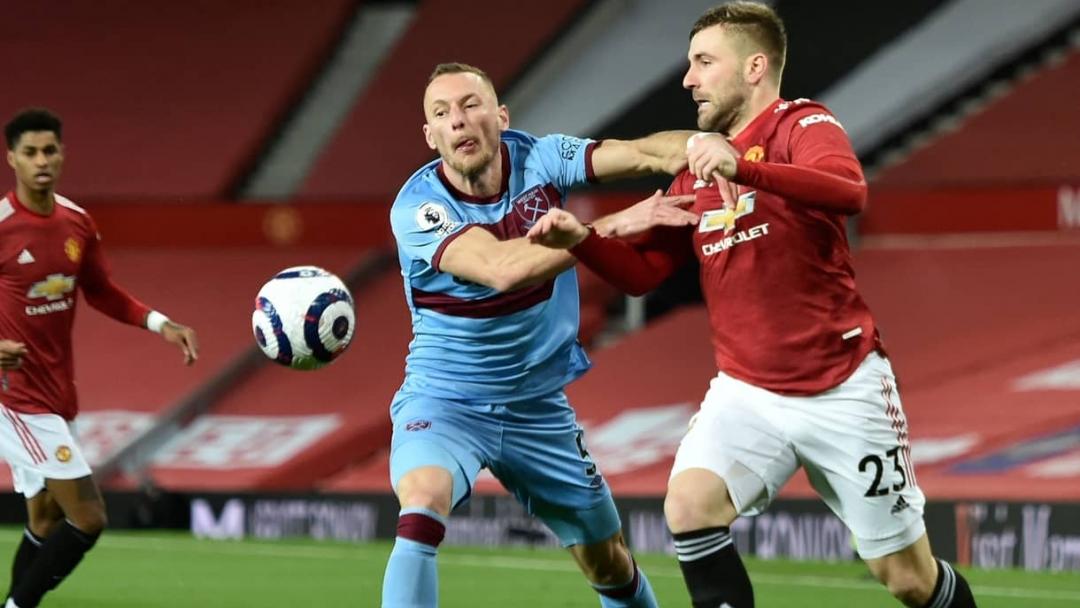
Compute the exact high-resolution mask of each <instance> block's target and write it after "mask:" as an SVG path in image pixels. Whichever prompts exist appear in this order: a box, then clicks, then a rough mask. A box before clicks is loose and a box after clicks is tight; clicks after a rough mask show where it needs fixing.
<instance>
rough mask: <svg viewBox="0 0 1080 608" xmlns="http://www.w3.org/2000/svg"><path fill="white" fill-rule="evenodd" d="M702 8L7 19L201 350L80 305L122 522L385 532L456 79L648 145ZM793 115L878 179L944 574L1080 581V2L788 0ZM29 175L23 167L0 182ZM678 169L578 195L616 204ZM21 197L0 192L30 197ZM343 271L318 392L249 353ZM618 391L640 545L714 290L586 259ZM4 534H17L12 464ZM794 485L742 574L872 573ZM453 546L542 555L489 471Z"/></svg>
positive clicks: (603, 355) (747, 534)
mask: <svg viewBox="0 0 1080 608" xmlns="http://www.w3.org/2000/svg"><path fill="white" fill-rule="evenodd" d="M714 3H715V2H713V1H711V0H701V1H698V0H679V1H675V0H668V1H664V2H660V1H647V0H596V1H588V0H548V1H547V2H543V3H515V4H512V5H511V4H510V3H506V2H500V1H496V0H469V1H467V2H462V1H460V0H458V1H453V2H451V1H449V0H421V1H414V2H407V1H400V2H389V1H382V0H362V1H357V0H317V1H311V0H305V1H300V0H259V1H255V0H230V1H228V2H221V1H211V0H188V1H185V2H147V1H145V0H138V1H137V0H108V1H104V2H102V1H100V0H59V1H55V2H49V3H29V2H20V3H15V2H5V3H4V4H3V7H2V8H0V24H2V27H3V30H4V33H3V36H0V53H2V55H3V56H4V57H6V58H7V61H6V65H5V79H4V86H3V89H2V92H0V116H3V117H4V119H5V120H6V119H7V118H8V117H10V116H11V115H13V114H14V113H15V112H16V111H18V110H19V109H21V108H23V107H26V106H44V107H47V108H49V109H51V110H53V111H55V112H56V113H58V114H59V115H60V116H61V117H62V118H63V120H64V121H65V124H64V128H65V130H64V142H65V145H66V148H67V160H66V166H65V174H64V176H63V179H62V180H61V182H60V188H59V192H60V193H62V194H64V195H65V196H67V197H69V198H71V199H73V200H74V201H75V202H77V203H78V204H80V205H83V206H85V207H86V208H87V209H88V210H89V211H90V213H91V214H92V215H93V216H94V217H95V219H96V220H97V222H98V224H99V227H100V228H101V231H102V233H103V237H104V242H105V244H106V247H107V251H108V255H109V257H110V259H111V263H112V267H113V271H114V274H115V276H116V278H117V280H118V281H119V282H120V283H121V284H123V285H125V286H126V287H127V288H129V289H130V290H131V291H132V292H133V293H135V294H136V295H137V296H138V297H140V298H141V299H143V300H144V301H146V302H147V303H149V304H151V305H152V306H153V307H155V308H157V309H159V310H162V311H163V312H165V313H166V314H168V315H170V316H171V317H172V318H174V319H176V320H178V321H181V322H184V323H186V324H189V325H191V326H193V327H195V328H196V329H197V330H198V332H199V335H200V339H201V343H202V356H201V358H200V360H199V363H198V365H197V366H195V367H194V368H192V369H187V368H184V367H183V366H182V365H181V361H180V356H179V355H178V353H176V352H175V351H174V350H173V349H172V348H169V347H168V346H167V345H165V344H164V343H162V342H161V341H159V340H156V339H151V338H149V337H148V336H147V335H146V334H145V333H143V332H142V331H140V330H138V329H134V328H130V327H125V326H122V325H119V324H117V323H115V322H114V321H112V320H110V319H107V318H105V317H103V316H102V315H100V314H98V313H96V312H92V311H91V310H90V309H89V308H88V307H84V308H83V311H82V313H80V316H79V320H78V322H77V326H76V335H75V341H76V367H77V377H78V382H79V391H80V395H81V402H82V413H81V415H80V417H79V419H78V432H79V436H80V438H81V441H82V444H83V447H84V450H85V451H86V452H87V453H88V454H89V455H90V459H91V464H92V465H93V466H94V467H95V469H96V471H97V475H98V477H99V480H100V482H101V483H102V484H103V487H104V488H105V489H106V490H107V496H106V499H107V501H108V502H109V505H110V520H111V524H112V525H113V526H114V527H121V528H123V527H142V528H146V527H154V528H159V527H160V528H181V529H190V530H192V531H193V532H194V533H195V534H196V535H199V536H210V537H227V538H237V537H270V538H277V537H282V536H312V537H316V538H336V539H348V540H367V539H372V538H389V537H392V536H393V534H394V522H395V520H396V514H397V504H396V501H395V500H394V498H393V495H392V493H391V488H390V486H389V480H388V466H387V462H388V457H387V445H388V443H389V437H390V420H389V416H388V406H389V402H390V398H391V396H392V394H393V392H394V391H395V390H396V388H397V387H398V386H399V384H400V382H401V380H402V374H403V362H404V356H405V353H406V350H407V345H408V341H409V338H410V327H409V321H408V312H407V309H406V306H405V302H404V298H403V292H402V284H401V278H400V274H399V270H398V268H397V264H396V259H395V258H394V254H393V240H392V237H391V235H390V231H389V222H388V209H389V206H390V203H391V202H392V200H393V197H394V195H395V193H396V191H397V189H398V188H399V187H400V185H401V184H402V183H403V182H404V180H405V179H406V178H407V177H408V176H409V175H410V174H411V173H412V172H413V171H414V170H415V169H416V168H417V167H419V166H420V165H421V164H423V163H424V162H426V161H428V160H429V159H430V158H432V154H431V152H430V151H429V150H428V148H427V147H426V146H425V144H424V141H423V138H422V135H421V124H422V121H423V116H422V113H421V95H422V91H423V87H424V84H425V83H426V80H427V77H428V75H429V73H430V72H431V69H432V68H433V67H434V65H435V64H437V63H440V62H444V61H463V62H468V63H472V64H475V65H477V66H479V67H481V68H483V69H484V70H486V71H487V72H488V73H489V74H490V75H491V77H492V79H493V80H494V82H495V84H496V86H497V87H498V89H499V92H500V95H501V99H502V101H503V102H504V103H506V104H508V106H509V108H510V113H511V125H512V126H513V127H515V128H519V129H524V130H528V131H531V132H534V133H538V134H546V133H552V132H560V133H569V134H574V135H580V136H588V137H594V138H605V137H616V138H630V137H636V136H640V135H644V134H647V133H649V132H652V131H656V130H662V129H671V128H693V126H694V115H695V109H694V106H693V104H692V103H691V100H690V97H689V94H688V93H687V92H686V91H685V90H683V89H682V87H681V80H682V75H683V71H684V70H685V66H686V47H687V34H688V32H689V29H690V26H691V24H692V23H693V22H694V20H695V19H696V18H697V17H698V16H699V15H700V14H701V13H702V12H703V11H704V10H705V9H707V8H708V7H710V6H711V5H713V4H714ZM773 4H774V5H775V6H776V7H777V9H778V10H779V12H780V14H781V16H782V17H783V18H784V19H785V21H786V24H787V27H788V31H789V37H790V47H789V53H788V66H787V68H786V72H785V77H784V81H783V91H782V95H783V96H784V97H785V98H787V99H794V98H798V97H810V98H814V99H816V100H820V101H822V102H824V103H825V104H826V105H828V106H829V107H830V108H831V109H832V110H833V111H834V112H835V114H836V115H837V117H838V118H839V119H840V120H841V122H842V123H843V124H844V126H845V128H846V130H847V132H848V134H849V136H850V137H851V140H852V142H853V143H854V145H855V148H856V150H857V152H858V154H859V155H860V158H861V159H862V161H863V163H864V167H865V169H866V173H867V176H868V179H869V182H870V201H869V206H868V209H867V211H866V212H865V213H864V214H862V215H861V216H860V217H858V218H856V219H855V220H854V221H852V223H851V226H850V229H851V237H852V242H853V247H854V254H855V261H856V268H857V272H858V283H859V287H860V288H861V290H862V291H863V293H864V295H865V296H866V298H867V300H868V302H869V304H870V306H871V308H872V309H873V310H874V312H875V314H876V317H877V319H878V321H879V324H880V326H881V328H882V330H883V332H884V339H885V342H886V346H887V348H888V351H889V353H890V355H891V357H892V360H893V364H894V367H895V369H896V371H897V373H898V376H899V380H900V386H901V389H902V396H903V402H904V407H905V409H906V411H907V416H908V420H909V422H910V425H911V434H912V446H913V456H914V458H915V461H916V465H917V467H918V469H917V472H918V481H919V484H920V485H921V486H922V487H923V489H924V491H925V492H926V494H927V495H928V497H929V498H930V500H931V504H930V505H929V507H928V511H927V519H928V524H929V525H930V534H931V537H932V538H934V539H936V543H937V548H938V550H939V552H940V553H941V554H942V556H943V557H947V558H949V559H955V560H959V561H960V562H961V563H967V564H973V565H982V566H1020V567H1025V568H1029V569H1080V305H1078V302H1080V112H1078V111H1077V110H1078V109H1080V105H1078V101H1077V100H1080V2H1077V0H1029V1H1027V2H1014V1H1011V0H906V1H904V2H862V1H855V0H832V1H828V2H806V1H798V0H777V1H776V2H774V3H773ZM9 181H10V178H9ZM665 186H666V182H665V181H664V180H659V181H657V180H641V181H638V182H630V183H622V184H614V185H606V186H604V187H603V188H599V189H591V190H588V191H581V192H578V193H576V194H575V195H574V197H573V199H572V201H571V203H570V204H571V206H572V208H573V209H574V210H576V211H577V212H579V213H580V214H582V215H584V216H596V215H598V214H602V213H604V212H606V211H608V210H611V209H615V208H618V207H620V206H622V205H625V204H628V203H630V202H633V201H636V200H638V199H640V198H642V197H643V196H646V195H648V194H649V193H650V192H651V190H652V189H653V188H656V187H665ZM9 187H10V186H9ZM296 264H316V265H319V266H323V267H325V268H327V269H329V270H331V271H333V272H336V273H338V274H339V275H341V276H342V277H345V278H347V280H348V281H349V282H350V285H351V286H352V289H353V293H354V295H355V297H356V311H357V313H356V314H357V323H358V327H357V333H356V338H355V340H354V344H353V345H352V347H351V349H350V350H349V352H347V353H346V354H345V355H344V356H343V357H342V358H340V359H339V360H338V361H337V362H336V363H334V365H332V366H330V367H329V368H326V369H324V370H321V371H318V372H314V373H303V372H295V371H291V370H288V369H284V368H280V367H278V366H275V365H274V364H273V363H271V362H270V361H268V360H266V359H265V358H264V357H263V356H262V355H261V354H260V353H259V352H258V351H257V349H256V347H255V345H254V341H253V339H252V336H251V330H250V318H251V311H252V307H253V299H254V296H255V294H256V292H257V291H258V289H259V287H260V286H261V285H262V284H263V282H264V281H266V280H267V279H268V278H269V277H270V276H271V275H272V274H273V273H274V272H276V271H277V270H279V269H281V268H283V267H286V266H290V265H296ZM581 283H582V327H581V340H582V342H583V343H584V344H586V345H587V346H588V347H589V348H590V354H591V356H592V358H593V360H594V363H595V367H594V369H593V370H592V371H591V372H590V373H589V374H587V375H586V376H585V377H584V378H583V379H581V380H580V381H578V382H576V383H575V384H573V385H572V386H571V387H570V388H569V395H570V397H571V401H572V403H573V404H574V405H575V406H576V408H577V411H578V416H579V419H580V420H581V421H582V422H583V424H584V425H585V427H586V429H587V435H586V438H587V442H588V446H589V449H590V451H591V453H592V454H593V456H594V457H595V459H596V460H597V461H598V463H599V464H600V467H601V470H602V471H603V472H605V474H606V476H607V479H608V481H609V482H610V484H611V486H612V488H613V489H614V491H615V493H616V495H617V498H619V499H621V502H620V507H621V509H622V510H623V517H624V523H625V524H626V526H627V529H628V532H629V536H630V542H631V544H632V545H633V546H634V547H635V549H637V550H668V548H669V545H668V543H669V538H668V537H667V533H666V529H665V527H664V525H663V518H662V510H661V502H662V495H663V492H664V489H665V484H666V479H667V474H668V470H669V468H670V465H671V461H672V456H673V454H674V451H675V448H676V446H677V443H678V441H679V439H680V437H681V435H682V433H683V430H684V429H685V426H686V422H687V420H688V419H689V417H690V416H691V414H692V413H693V412H694V411H695V410H696V408H697V404H698V402H699V400H700V399H701V397H702V396H703V394H704V391H705V388H706V387H707V382H708V380H709V379H710V378H711V377H712V376H713V375H714V373H715V370H714V369H713V359H712V354H711V348H710V346H709V342H708V328H707V323H706V316H705V313H704V310H703V308H702V306H701V304H700V297H699V294H698V293H697V287H696V275H695V270H694V269H692V268H691V269H687V270H686V272H684V273H681V274H680V275H679V276H676V277H673V279H672V280H671V281H670V282H669V283H668V284H666V285H665V286H664V287H663V288H661V289H660V290H658V291H657V292H656V293H654V294H651V295H650V296H647V297H646V298H644V299H642V300H627V299H626V298H625V297H623V296H622V295H621V294H619V293H618V292H616V291H615V290H614V289H612V288H611V287H609V286H607V285H606V284H604V283H603V282H602V281H600V280H599V279H597V278H596V277H594V276H591V275H589V274H588V273H587V272H584V271H583V272H581ZM2 470H3V473H2V474H0V480H2V481H0V484H3V485H2V486H0V487H6V488H8V493H7V494H5V495H3V496H2V497H0V518H2V520H3V521H6V522H9V523H21V522H22V521H24V519H25V511H24V507H23V502H22V499H21V497H18V496H16V495H14V494H11V493H10V479H9V477H10V476H9V475H8V474H7V471H6V467H3V469H2ZM812 499H813V494H812V491H811V490H810V487H809V485H808V484H807V483H806V481H805V479H803V478H801V477H800V478H797V479H795V480H793V482H792V483H791V484H789V486H788V488H787V489H786V490H785V493H784V495H783V500H781V501H779V502H778V503H777V504H776V505H775V507H774V509H773V510H771V511H770V513H769V515H767V516H764V517H762V518H758V519H755V520H743V521H740V522H739V524H738V525H739V526H740V527H739V528H738V529H737V534H738V538H739V539H740V540H739V542H740V545H741V548H742V549H743V551H745V552H748V553H750V554H754V555H759V556H764V557H769V556H789V557H795V558H851V557H853V555H854V554H853V551H852V549H851V546H850V543H848V542H847V536H846V532H845V531H844V530H843V527H842V526H837V522H836V520H835V519H834V518H832V516H831V515H829V514H828V512H827V510H826V509H825V507H824V506H822V505H820V504H818V502H817V501H815V500H812ZM448 539H449V542H451V543H468V544H514V543H532V544H552V543H553V542H554V541H553V539H552V538H551V537H550V535H548V534H547V533H546V531H544V530H543V529H542V527H541V526H540V525H539V524H537V523H536V522H533V521H532V520H530V519H528V518H527V517H525V516H524V515H523V513H522V512H521V511H520V509H518V508H517V507H516V505H514V504H513V502H512V500H510V499H509V498H508V497H507V496H505V494H504V493H503V492H502V490H501V489H500V488H499V487H498V485H497V483H495V482H494V480H493V479H491V478H490V477H487V478H485V479H483V480H482V482H481V483H480V484H479V486H478V488H477V492H476V496H475V497H474V499H473V500H472V501H471V503H470V504H469V505H468V506H466V507H465V508H464V509H463V510H462V511H461V512H459V513H458V514H457V515H456V516H455V517H454V518H452V519H451V524H450V528H449V530H448Z"/></svg>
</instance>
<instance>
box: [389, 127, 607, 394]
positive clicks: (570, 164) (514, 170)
mask: <svg viewBox="0 0 1080 608" xmlns="http://www.w3.org/2000/svg"><path fill="white" fill-rule="evenodd" d="M594 146H595V142H592V141H590V140H584V139H579V138H576V137H569V136H565V135H549V136H546V137H540V138H537V137H534V136H532V135H529V134H528V133H524V132H521V131H513V130H509V131H504V132H503V134H502V146H501V154H502V156H503V167H504V171H503V186H502V189H501V192H500V194H499V195H498V196H495V197H491V198H488V199H478V198H475V197H470V196H468V195H465V194H463V193H461V192H459V191H457V190H456V189H455V188H454V187H453V186H452V185H450V183H449V182H448V181H447V180H446V178H445V176H444V175H443V173H442V162H441V161H440V160H435V161H433V162H431V163H428V164H427V165H425V166H424V167H422V168H421V169H420V170H419V171H417V172H416V173H415V174H413V175H412V177H410V178H409V180H408V181H407V182H406V183H405V185H404V187H403V188H402V189H401V191H400V192H399V193H398V196H397V199H396V200H395V202H394V206H393V208H392V210H391V224H392V227H393V231H394V236H395V238H396V239H397V246H398V257H399V260H400V263H401V272H402V275H403V278H404V283H405V295H406V299H407V301H408V305H409V309H410V312H411V314H412V326H413V335H414V337H413V341H412V343H411V344H410V346H409V355H408V358H407V360H406V368H405V383H404V385H403V386H402V390H403V391H408V392H415V393H419V394H423V395H428V396H433V397H444V398H449V399H460V400H476V401H486V402H496V401H507V400H509V399H511V398H512V399H513V400H521V399H528V398H531V397H536V396H541V395H545V394H549V393H551V392H552V391H557V390H560V389H561V388H562V387H563V386H565V385H566V384H567V383H569V382H571V381H572V380H574V379H576V378H577V377H579V376H580V375H581V374H583V373H584V372H585V371H586V370H587V369H588V368H589V365H590V363H589V361H588V358H587V357H586V356H585V353H584V351H583V350H582V349H581V347H580V345H578V343H577V332H578V288H577V276H576V273H575V272H574V270H573V269H571V270H567V271H566V272H563V273H561V274H560V275H559V276H558V277H556V278H555V279H553V280H550V281H547V282H545V283H543V284H539V285H535V286H532V287H527V288H523V289H518V290H514V291H510V292H505V293H500V292H498V291H497V290H495V289H492V288H490V287H487V286H484V285H479V284H475V283H470V282H467V281H464V280H462V279H459V278H457V277H454V276H453V275H451V274H449V273H447V272H444V271H442V270H441V269H440V268H439V262H440V259H441V256H442V253H443V251H444V250H445V248H446V246H447V245H448V244H449V243H450V242H451V241H453V239H455V238H456V237H458V236H460V235H461V234H463V233H464V232H465V231H466V230H468V229H470V228H474V227H479V228H482V229H485V230H488V231H489V232H491V233H492V234H494V235H495V236H496V237H497V238H499V239H501V240H505V239H512V238H516V237H522V236H524V235H525V233H526V232H527V231H528V229H529V228H530V227H531V226H532V225H533V224H534V223H535V222H536V221H537V220H538V219H539V218H540V217H542V216H543V215H544V214H545V213H546V212H547V210H548V209H549V208H552V207H561V206H562V205H563V201H564V199H565V197H566V193H567V192H568V191H569V190H570V189H571V188H572V187H573V186H575V185H578V184H582V183H585V182H587V181H589V180H590V179H592V177H593V176H592V169H591V154H592V149H593V147H594ZM506 168H509V170H505V169H506Z"/></svg>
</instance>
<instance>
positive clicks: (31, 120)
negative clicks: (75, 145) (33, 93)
mask: <svg viewBox="0 0 1080 608" xmlns="http://www.w3.org/2000/svg"><path fill="white" fill-rule="evenodd" d="M63 128H64V124H63V123H62V122H60V117H59V116H57V115H56V114H53V113H52V112H50V111H48V110H46V109H44V108H27V109H25V110H23V111H22V112H19V113H18V114H16V115H15V117H14V118H12V119H11V120H10V121H8V123H7V124H6V125H4V137H5V138H7V147H8V150H14V149H15V146H16V145H17V144H18V143H19V138H20V137H22V134H23V133H26V132H28V131H52V132H53V133H56V139H57V140H62V131H63Z"/></svg>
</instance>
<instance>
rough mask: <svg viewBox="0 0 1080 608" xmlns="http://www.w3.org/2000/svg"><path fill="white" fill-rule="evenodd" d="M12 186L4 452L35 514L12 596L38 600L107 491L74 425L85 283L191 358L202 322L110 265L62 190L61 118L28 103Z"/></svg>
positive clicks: (14, 128)
mask: <svg viewBox="0 0 1080 608" xmlns="http://www.w3.org/2000/svg"><path fill="white" fill-rule="evenodd" d="M4 135H5V136H6V138H7V145H8V153H7V159H8V164H9V165H11V168H12V169H14V170H15V189H14V190H13V191H11V192H8V193H7V194H6V195H5V196H4V197H3V198H0V296H2V297H0V303H2V304H0V369H2V372H0V373H2V374H3V377H2V384H0V413H2V414H3V416H2V417H0V456H2V457H3V459H4V460H5V461H7V463H8V465H10V467H11V475H12V478H13V481H14V485H15V490H16V491H17V492H20V493H22V494H23V496H25V497H26V509H27V514H28V516H29V523H28V524H27V526H26V529H25V530H24V532H23V538H22V542H21V544H20V545H19V547H18V549H17V551H16V553H15V562H14V564H13V566H12V569H11V589H10V590H9V592H8V599H7V603H6V606H7V608H12V607H15V606H18V607H20V608H31V607H33V606H37V605H38V602H40V601H41V597H42V596H43V595H44V594H45V593H46V592H47V591H49V590H50V589H53V588H55V587H56V586H57V585H58V584H60V582H61V581H63V580H64V577H66V576H67V575H68V574H70V573H71V571H72V570H73V569H74V568H75V566H76V565H78V563H79V561H80V560H82V558H83V555H84V554H85V553H86V552H87V551H89V550H90V548H91V547H93V546H94V543H95V542H96V541H97V539H98V536H99V535H100V534H101V531H102V529H103V528H104V527H105V503H104V502H103V501H102V499H101V493H100V492H99V491H98V488H97V485H96V484H95V483H94V479H93V477H91V476H90V467H89V466H88V465H87V463H86V460H85V459H84V458H83V454H82V451H81V450H80V449H79V444H78V442H77V441H76V440H75V437H74V435H73V434H72V432H71V429H70V427H69V424H70V422H71V421H72V420H73V419H74V418H75V415H76V413H77V412H78V402H77V399H76V396H75V382H74V378H73V367H72V351H71V326H72V323H73V322H74V320H75V306H76V293H75V292H76V289H78V290H79V291H82V293H83V296H84V297H85V298H86V301H87V302H89V303H90V305H91V306H93V307H94V308H96V309H98V310H100V311H101V312H103V313H105V314H107V315H109V316H110V317H112V318H114V319H117V320H119V321H122V322H124V323H130V324H132V325H137V326H139V327H146V328H148V329H150V330H152V331H155V332H157V333H159V334H161V337H162V338H164V339H165V340H166V341H167V342H169V343H171V344H175V345H177V346H178V347H179V348H180V350H181V351H182V352H183V354H184V361H185V363H187V364H189V365H190V364H192V363H193V362H194V361H195V359H196V357H197V356H198V355H197V352H198V351H197V346H196V341H195V332H194V331H192V330H191V329H190V328H187V327H184V326H183V325H179V324H176V323H174V322H172V321H170V320H169V319H168V318H166V317H165V316H164V315H162V314H161V313H159V312H156V311H153V310H150V309H149V308H147V307H146V305H144V304H143V303H141V302H139V301H138V300H136V299H134V298H132V297H131V296H130V295H128V293H127V292H125V291H124V290H123V289H121V288H119V287H118V286H117V285H116V284H115V283H113V281H112V279H111V278H110V276H109V270H108V267H107V265H106V263H105V258H104V254H103V253H102V250H101V243H100V242H99V241H100V237H99V235H98V232H97V228H96V227H95V225H94V221H93V220H92V219H90V216H89V215H87V213H86V211H85V210H84V209H82V208H81V207H79V206H77V205H75V204H74V203H72V202H71V201H70V200H68V199H66V198H64V197H62V196H60V195H58V194H56V193H55V188H56V183H57V180H59V178H60V171H61V169H62V168H63V164H64V146H63V144H62V143H61V123H60V120H59V119H58V118H57V117H56V116H54V115H53V114H51V113H49V112H47V111H45V110H26V111H24V112H21V113H20V114H18V115H16V116H15V117H14V118H13V119H12V120H11V122H9V123H8V124H7V126H6V127H5V129H4Z"/></svg>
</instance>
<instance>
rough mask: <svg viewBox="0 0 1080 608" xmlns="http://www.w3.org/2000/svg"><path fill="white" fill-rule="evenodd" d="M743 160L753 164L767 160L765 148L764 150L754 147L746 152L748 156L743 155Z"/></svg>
mask: <svg viewBox="0 0 1080 608" xmlns="http://www.w3.org/2000/svg"><path fill="white" fill-rule="evenodd" d="M743 158H744V159H745V160H748V161H750V162H752V163H757V162H761V160H762V159H763V158H765V148H762V147H761V146H752V147H751V148H750V149H749V150H747V151H746V154H743Z"/></svg>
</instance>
